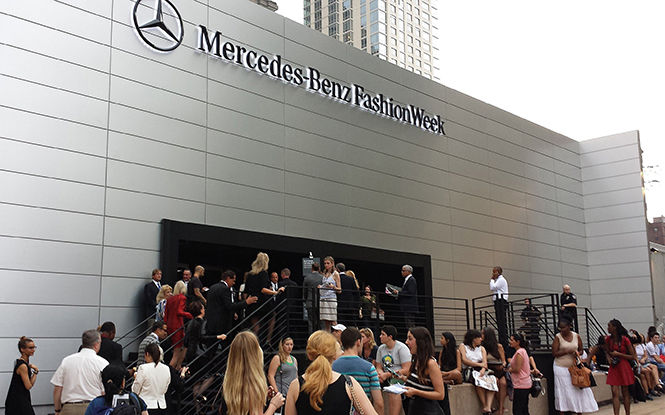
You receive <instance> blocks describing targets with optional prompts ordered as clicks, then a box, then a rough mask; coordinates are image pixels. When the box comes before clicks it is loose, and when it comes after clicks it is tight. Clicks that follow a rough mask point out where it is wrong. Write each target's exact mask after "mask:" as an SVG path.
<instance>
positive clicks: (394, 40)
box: [390, 37, 397, 46]
mask: <svg viewBox="0 0 665 415" xmlns="http://www.w3.org/2000/svg"><path fill="white" fill-rule="evenodd" d="M390 43H392V44H393V45H394V46H397V39H395V38H394V37H391V38H390Z"/></svg>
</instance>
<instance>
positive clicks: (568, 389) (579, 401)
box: [552, 317, 598, 414]
mask: <svg viewBox="0 0 665 415" xmlns="http://www.w3.org/2000/svg"><path fill="white" fill-rule="evenodd" d="M571 325H572V322H571V321H570V320H569V319H567V318H565V317H562V318H561V319H560V320H559V333H557V335H556V336H554V341H553V342H552V355H553V356H554V364H553V369H554V408H555V409H556V410H557V411H559V412H560V413H561V414H563V413H565V412H573V413H576V414H580V413H582V412H596V411H597V410H598V403H597V402H596V399H595V398H594V396H593V392H592V391H591V388H578V387H577V386H574V385H573V381H572V379H571V377H570V372H569V371H568V368H570V367H571V366H573V365H574V364H575V363H576V360H577V359H578V358H579V355H580V353H582V350H584V349H583V346H582V339H581V338H580V336H579V334H577V333H575V332H574V331H572V330H571Z"/></svg>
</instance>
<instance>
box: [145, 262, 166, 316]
mask: <svg viewBox="0 0 665 415" xmlns="http://www.w3.org/2000/svg"><path fill="white" fill-rule="evenodd" d="M161 280H162V270H161V269H159V268H155V269H153V270H152V281H150V282H149V283H147V284H146V285H145V287H143V305H144V306H145V316H146V317H150V316H153V317H154V315H155V306H156V305H157V294H159V290H160V289H161V288H162V283H161Z"/></svg>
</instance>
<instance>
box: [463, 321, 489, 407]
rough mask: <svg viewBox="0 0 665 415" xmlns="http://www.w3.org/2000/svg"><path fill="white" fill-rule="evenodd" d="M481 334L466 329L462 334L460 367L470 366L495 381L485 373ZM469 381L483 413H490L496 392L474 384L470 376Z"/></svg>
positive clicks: (485, 354)
mask: <svg viewBox="0 0 665 415" xmlns="http://www.w3.org/2000/svg"><path fill="white" fill-rule="evenodd" d="M482 341H483V335H482V333H480V332H479V331H478V330H474V329H471V330H468V331H467V332H466V334H465V335H464V341H463V342H462V344H460V346H459V352H460V358H461V359H462V367H463V368H464V369H467V368H471V369H473V370H474V371H478V372H479V373H478V374H479V376H480V377H482V376H488V378H489V380H490V381H492V380H493V381H496V378H495V377H494V375H486V372H487V351H486V350H485V348H484V347H483V346H482V345H481V343H482ZM471 383H473V384H474V386H475V387H476V394H478V399H479V400H480V404H481V406H482V411H483V415H487V414H491V413H492V402H493V401H494V395H495V394H496V392H494V391H493V390H489V389H485V388H483V387H482V386H479V385H477V384H476V381H475V380H474V379H473V378H471Z"/></svg>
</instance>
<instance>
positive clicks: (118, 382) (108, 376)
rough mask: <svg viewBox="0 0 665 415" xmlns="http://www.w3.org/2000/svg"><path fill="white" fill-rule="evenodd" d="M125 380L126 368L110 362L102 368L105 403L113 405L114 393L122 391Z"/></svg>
mask: <svg viewBox="0 0 665 415" xmlns="http://www.w3.org/2000/svg"><path fill="white" fill-rule="evenodd" d="M124 381H125V368H124V367H123V366H120V365H115V364H110V365H108V366H106V367H105V368H104V370H102V384H103V385H104V403H105V404H106V405H107V406H111V404H112V402H113V395H117V394H119V393H120V392H121V391H122V388H123V382H124Z"/></svg>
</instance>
